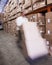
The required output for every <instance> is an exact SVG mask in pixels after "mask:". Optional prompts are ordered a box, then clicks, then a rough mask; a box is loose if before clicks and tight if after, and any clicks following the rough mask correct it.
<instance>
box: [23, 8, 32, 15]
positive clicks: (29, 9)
mask: <svg viewBox="0 0 52 65" xmlns="http://www.w3.org/2000/svg"><path fill="white" fill-rule="evenodd" d="M31 11H32V7H29V8H27V9H25V11H24V13H25V14H26V13H29V12H31Z"/></svg>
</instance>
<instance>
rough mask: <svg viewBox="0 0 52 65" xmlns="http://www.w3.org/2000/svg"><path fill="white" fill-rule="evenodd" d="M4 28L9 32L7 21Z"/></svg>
mask: <svg viewBox="0 0 52 65" xmlns="http://www.w3.org/2000/svg"><path fill="white" fill-rule="evenodd" d="M3 28H4V31H5V32H8V24H7V22H6V23H4V24H3Z"/></svg>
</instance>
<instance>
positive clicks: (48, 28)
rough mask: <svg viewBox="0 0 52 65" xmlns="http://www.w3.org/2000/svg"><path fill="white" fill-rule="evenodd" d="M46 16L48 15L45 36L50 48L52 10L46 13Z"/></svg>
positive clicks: (51, 44) (51, 45) (51, 39)
mask: <svg viewBox="0 0 52 65" xmlns="http://www.w3.org/2000/svg"><path fill="white" fill-rule="evenodd" d="M45 16H46V35H45V38H46V39H47V40H48V41H49V43H50V44H49V45H50V48H52V12H48V13H46V14H45ZM50 50H51V49H50ZM51 53H52V51H50V54H51Z"/></svg>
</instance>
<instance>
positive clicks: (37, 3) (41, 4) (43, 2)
mask: <svg viewBox="0 0 52 65" xmlns="http://www.w3.org/2000/svg"><path fill="white" fill-rule="evenodd" d="M44 6H46V1H45V0H43V1H41V0H40V1H39V2H35V3H34V4H33V10H36V9H38V8H41V7H44Z"/></svg>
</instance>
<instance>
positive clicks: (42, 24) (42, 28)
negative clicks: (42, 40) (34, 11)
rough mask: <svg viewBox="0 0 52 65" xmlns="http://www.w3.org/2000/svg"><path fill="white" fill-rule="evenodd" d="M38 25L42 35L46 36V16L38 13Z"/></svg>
mask: <svg viewBox="0 0 52 65" xmlns="http://www.w3.org/2000/svg"><path fill="white" fill-rule="evenodd" d="M38 24H39V29H40V33H41V34H42V35H43V36H44V34H45V32H46V29H45V28H46V27H45V25H46V22H45V16H43V15H42V14H40V13H38Z"/></svg>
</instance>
